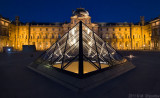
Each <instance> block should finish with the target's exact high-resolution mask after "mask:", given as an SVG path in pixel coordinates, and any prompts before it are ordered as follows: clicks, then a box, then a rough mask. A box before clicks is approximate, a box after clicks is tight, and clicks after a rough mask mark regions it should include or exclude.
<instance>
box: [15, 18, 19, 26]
mask: <svg viewBox="0 0 160 98" xmlns="http://www.w3.org/2000/svg"><path fill="white" fill-rule="evenodd" d="M15 21H16V25H18V24H19V16H16V17H15Z"/></svg>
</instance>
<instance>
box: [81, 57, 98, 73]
mask: <svg viewBox="0 0 160 98" xmlns="http://www.w3.org/2000/svg"><path fill="white" fill-rule="evenodd" d="M83 59H84V60H83V73H84V74H86V73H89V72H93V71H96V70H98V69H99V68H98V67H97V66H96V65H95V63H93V62H91V60H89V59H88V58H86V57H85V56H84V57H83Z"/></svg>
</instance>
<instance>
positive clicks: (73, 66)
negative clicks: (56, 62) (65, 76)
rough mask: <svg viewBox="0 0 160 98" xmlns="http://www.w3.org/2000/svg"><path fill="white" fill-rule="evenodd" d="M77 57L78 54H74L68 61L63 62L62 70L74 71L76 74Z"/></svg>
mask: <svg viewBox="0 0 160 98" xmlns="http://www.w3.org/2000/svg"><path fill="white" fill-rule="evenodd" d="M78 60H79V58H78V55H77V56H75V57H74V58H73V59H72V60H70V62H64V65H65V66H64V70H66V71H70V72H74V73H76V74H78V73H79V62H78Z"/></svg>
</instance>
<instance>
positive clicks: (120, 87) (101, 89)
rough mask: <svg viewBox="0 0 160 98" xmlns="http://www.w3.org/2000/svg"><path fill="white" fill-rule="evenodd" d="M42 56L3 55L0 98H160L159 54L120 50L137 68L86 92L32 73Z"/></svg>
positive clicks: (0, 68)
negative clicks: (33, 62)
mask: <svg viewBox="0 0 160 98" xmlns="http://www.w3.org/2000/svg"><path fill="white" fill-rule="evenodd" d="M40 53H41V52H36V53H10V54H4V53H0V98H145V97H146V96H159V97H157V98H160V78H159V77H160V52H153V51H152V52H147V51H145V52H144V51H134V52H133V51H127V52H126V51H120V53H121V54H123V55H124V56H128V55H130V54H132V55H133V56H135V57H134V58H132V59H129V60H130V61H131V62H132V63H133V64H134V65H135V66H136V69H134V70H132V71H130V72H127V73H125V74H124V75H121V76H119V77H117V78H115V79H113V80H111V81H109V82H106V83H104V84H102V85H100V86H98V87H96V88H94V89H92V90H89V91H87V92H84V93H76V92H73V91H71V90H70V89H68V88H65V87H63V86H62V85H60V84H57V83H56V82H53V81H51V80H49V79H47V78H45V77H43V76H41V75H39V74H37V73H35V72H33V71H31V70H29V69H28V68H27V67H26V66H27V65H28V64H29V63H31V62H32V61H33V60H34V59H35V58H37V57H38V55H40ZM32 54H33V57H32ZM146 98H147V97H146ZM148 98H152V97H148ZM153 98H156V97H153Z"/></svg>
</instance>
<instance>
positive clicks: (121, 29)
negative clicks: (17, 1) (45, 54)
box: [0, 8, 160, 51]
mask: <svg viewBox="0 0 160 98" xmlns="http://www.w3.org/2000/svg"><path fill="white" fill-rule="evenodd" d="M79 21H82V22H83V23H85V24H86V25H87V26H88V27H89V28H90V29H92V30H93V31H95V33H97V34H98V35H99V36H100V37H101V38H102V39H103V40H104V41H106V42H107V43H109V44H110V45H111V46H112V47H114V48H115V49H118V50H119V49H120V50H131V49H132V50H142V49H160V46H158V45H159V44H160V37H159V36H160V17H158V18H156V19H154V20H152V21H150V22H145V21H144V17H141V21H140V22H139V23H137V24H133V23H126V22H124V23H92V22H91V17H90V16H89V12H88V11H86V10H85V9H84V8H77V9H76V10H75V11H72V16H71V21H70V22H69V23H22V22H20V21H19V17H16V19H15V21H14V22H10V21H9V20H8V19H5V18H3V17H2V16H1V17H0V51H2V47H13V48H14V49H15V50H19V51H20V50H22V46H23V45H35V46H36V49H37V50H39V51H42V50H46V49H47V48H49V47H50V46H51V45H52V44H53V43H55V42H56V40H58V39H59V38H61V36H63V35H64V34H65V33H66V32H68V30H70V29H71V28H72V27H73V26H75V25H76V24H77V23H78V22H79Z"/></svg>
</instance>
